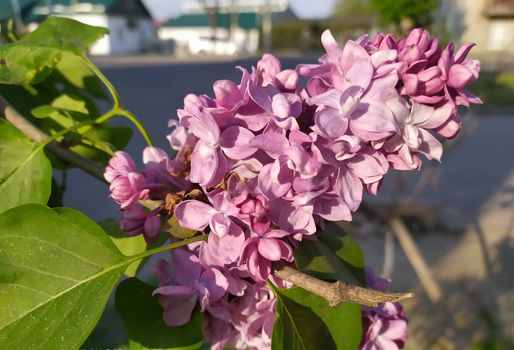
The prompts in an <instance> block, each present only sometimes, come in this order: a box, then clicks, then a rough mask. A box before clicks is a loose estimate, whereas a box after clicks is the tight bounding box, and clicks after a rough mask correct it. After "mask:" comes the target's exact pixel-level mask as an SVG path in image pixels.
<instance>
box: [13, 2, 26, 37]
mask: <svg viewBox="0 0 514 350" xmlns="http://www.w3.org/2000/svg"><path fill="white" fill-rule="evenodd" d="M11 6H12V11H13V14H14V24H15V26H16V30H21V29H22V28H23V20H22V18H21V8H20V3H19V0H11Z"/></svg>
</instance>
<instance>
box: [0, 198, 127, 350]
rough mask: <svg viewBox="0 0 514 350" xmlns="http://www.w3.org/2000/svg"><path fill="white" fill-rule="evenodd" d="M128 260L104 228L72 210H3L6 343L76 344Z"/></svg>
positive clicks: (0, 289)
mask: <svg viewBox="0 0 514 350" xmlns="http://www.w3.org/2000/svg"><path fill="white" fill-rule="evenodd" d="M129 262H130V260H129V259H128V258H126V257H125V256H123V255H122V254H121V253H120V252H119V251H118V249H116V246H115V245H114V243H112V241H111V240H110V239H109V237H108V236H107V235H106V233H105V232H104V231H103V230H102V228H101V227H100V226H98V225H97V224H96V223H94V222H93V221H91V220H90V219H88V218H87V217H86V216H84V215H82V214H81V213H79V212H77V211H75V210H72V209H66V208H60V209H55V210H52V209H49V208H47V207H45V206H43V205H39V204H26V205H23V206H20V207H17V208H13V209H10V210H8V211H6V212H4V213H3V214H1V215H0V295H1V296H2V297H1V298H0V309H1V312H0V349H76V348H78V347H80V345H81V344H82V343H83V342H84V340H85V339H86V337H87V336H88V334H89V333H90V332H91V330H92V329H93V327H94V325H95V324H96V322H97V321H98V319H99V317H100V315H101V313H102V310H103V308H104V307H105V303H106V301H107V299H108V297H109V294H110V293H111V291H112V289H113V288H114V285H115V284H116V283H117V281H118V279H119V278H120V277H121V275H122V274H123V271H124V270H125V269H126V266H127V265H128V263H129Z"/></svg>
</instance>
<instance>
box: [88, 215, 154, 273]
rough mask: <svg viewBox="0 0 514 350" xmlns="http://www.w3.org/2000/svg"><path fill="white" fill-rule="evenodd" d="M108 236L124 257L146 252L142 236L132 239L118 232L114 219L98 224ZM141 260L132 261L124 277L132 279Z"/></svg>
mask: <svg viewBox="0 0 514 350" xmlns="http://www.w3.org/2000/svg"><path fill="white" fill-rule="evenodd" d="M98 224H99V225H100V226H102V228H103V229H104V230H105V231H106V232H107V233H108V234H109V236H110V237H111V239H112V241H113V242H114V244H115V245H116V247H118V249H119V250H120V251H121V252H122V253H123V254H124V255H126V256H131V255H136V254H139V253H142V252H144V251H145V250H146V248H147V245H146V242H145V238H144V236H143V235H137V236H133V237H129V236H127V234H126V233H125V232H123V231H121V230H120V228H119V224H118V222H117V221H116V220H114V219H106V220H103V221H101V222H99V223H98ZM142 262H143V260H138V261H134V262H133V263H132V264H130V265H129V266H128V267H127V270H126V271H125V275H127V276H129V277H133V276H135V275H136V274H137V272H138V270H139V267H140V266H141V264H142Z"/></svg>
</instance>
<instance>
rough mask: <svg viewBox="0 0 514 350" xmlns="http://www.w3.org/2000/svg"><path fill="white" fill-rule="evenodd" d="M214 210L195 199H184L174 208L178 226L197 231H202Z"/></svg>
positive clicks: (214, 212)
mask: <svg viewBox="0 0 514 350" xmlns="http://www.w3.org/2000/svg"><path fill="white" fill-rule="evenodd" d="M214 214H216V210H215V209H214V208H213V207H211V206H210V205H208V204H205V203H203V202H200V201H197V200H193V199H190V200H185V201H183V202H180V203H179V205H177V207H176V208H175V216H176V218H177V220H178V222H179V223H180V226H182V227H185V228H188V229H191V230H197V231H203V230H204V229H205V228H206V227H207V225H208V224H209V221H210V220H211V218H212V216H213V215H214Z"/></svg>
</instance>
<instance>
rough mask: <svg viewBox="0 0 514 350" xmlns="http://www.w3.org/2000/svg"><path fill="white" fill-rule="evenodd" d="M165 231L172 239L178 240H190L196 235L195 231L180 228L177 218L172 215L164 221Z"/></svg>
mask: <svg viewBox="0 0 514 350" xmlns="http://www.w3.org/2000/svg"><path fill="white" fill-rule="evenodd" d="M165 229H166V231H167V232H169V233H170V234H171V235H172V236H173V237H176V238H179V239H186V238H191V237H193V236H194V235H195V234H196V231H195V230H190V229H187V228H184V227H182V226H180V224H179V222H178V220H177V218H176V217H175V215H173V216H172V217H171V218H169V219H168V221H166V225H165Z"/></svg>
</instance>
